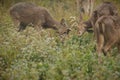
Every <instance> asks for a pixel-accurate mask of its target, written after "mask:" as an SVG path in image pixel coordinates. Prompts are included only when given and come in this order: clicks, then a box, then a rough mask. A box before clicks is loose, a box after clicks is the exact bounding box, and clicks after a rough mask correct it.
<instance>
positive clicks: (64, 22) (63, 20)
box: [60, 18, 67, 27]
mask: <svg viewBox="0 0 120 80" xmlns="http://www.w3.org/2000/svg"><path fill="white" fill-rule="evenodd" d="M60 24H61V25H63V26H64V27H66V26H67V24H66V21H65V19H64V18H62V19H61V22H60Z"/></svg>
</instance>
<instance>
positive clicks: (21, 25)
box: [18, 22, 27, 32]
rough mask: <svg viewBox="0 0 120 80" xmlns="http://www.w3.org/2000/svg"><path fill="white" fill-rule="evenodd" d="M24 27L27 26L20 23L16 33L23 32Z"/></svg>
mask: <svg viewBox="0 0 120 80" xmlns="http://www.w3.org/2000/svg"><path fill="white" fill-rule="evenodd" d="M26 26H27V24H25V23H23V22H20V24H19V30H18V32H20V31H21V30H24V29H25V28H26Z"/></svg>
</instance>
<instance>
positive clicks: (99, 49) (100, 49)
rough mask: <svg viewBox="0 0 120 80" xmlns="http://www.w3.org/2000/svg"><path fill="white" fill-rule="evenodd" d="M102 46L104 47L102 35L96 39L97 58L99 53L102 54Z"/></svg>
mask: <svg viewBox="0 0 120 80" xmlns="http://www.w3.org/2000/svg"><path fill="white" fill-rule="evenodd" d="M103 45H104V36H103V35H102V34H100V35H98V37H97V53H98V56H100V55H101V53H102V48H103Z"/></svg>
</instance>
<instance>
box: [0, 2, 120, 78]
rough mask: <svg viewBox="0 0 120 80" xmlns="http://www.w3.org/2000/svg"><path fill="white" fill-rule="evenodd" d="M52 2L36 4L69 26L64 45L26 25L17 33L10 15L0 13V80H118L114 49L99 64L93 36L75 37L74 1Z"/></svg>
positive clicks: (119, 71) (51, 34)
mask: <svg viewBox="0 0 120 80" xmlns="http://www.w3.org/2000/svg"><path fill="white" fill-rule="evenodd" d="M31 1H32V0H31ZM52 1H53V5H51V4H52V3H51V1H50V0H49V1H48V0H43V1H42V0H40V1H38V2H37V0H36V1H35V3H37V4H38V5H41V6H45V7H46V8H48V10H49V11H50V13H51V14H52V15H53V17H55V18H56V19H58V20H60V19H61V18H62V17H64V18H65V19H66V20H67V22H68V23H69V24H70V25H69V26H70V27H71V28H72V31H71V32H70V34H69V36H68V37H66V39H65V40H64V42H61V40H60V37H59V36H58V34H56V33H55V31H53V30H51V29H48V30H42V31H41V32H37V31H36V30H34V28H32V27H29V26H28V27H27V29H26V30H24V31H23V32H19V33H18V32H17V31H16V29H17V28H16V27H15V26H14V25H13V23H12V21H11V19H10V17H9V15H8V14H6V13H4V14H3V13H0V15H1V16H0V80H119V79H120V54H116V49H114V50H113V51H112V53H111V54H110V55H108V56H102V63H98V57H97V53H96V51H95V41H94V38H93V34H89V33H85V34H84V35H83V36H82V37H78V36H77V31H76V26H77V24H78V22H77V21H78V18H77V16H76V11H75V8H76V7H75V5H74V0H71V1H69V0H68V1H67V0H66V1H65V2H64V0H59V1H60V2H59V3H58V2H57V1H56V0H52ZM70 5H71V6H72V5H73V7H71V6H70ZM50 6H51V7H50ZM3 10H4V8H3ZM5 12H6V11H5Z"/></svg>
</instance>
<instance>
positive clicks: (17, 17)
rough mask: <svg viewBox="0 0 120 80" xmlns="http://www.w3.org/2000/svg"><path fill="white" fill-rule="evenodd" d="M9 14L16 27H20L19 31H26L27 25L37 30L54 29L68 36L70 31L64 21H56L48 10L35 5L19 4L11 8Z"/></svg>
mask: <svg viewBox="0 0 120 80" xmlns="http://www.w3.org/2000/svg"><path fill="white" fill-rule="evenodd" d="M9 12H10V16H11V17H12V19H13V22H14V23H15V25H17V24H18V25H19V26H18V27H19V30H18V31H22V30H24V29H25V28H26V26H27V25H33V27H34V28H35V29H37V30H40V29H41V28H52V29H54V30H57V31H58V33H60V34H64V33H67V34H68V33H69V31H70V29H69V28H68V26H67V25H66V23H65V20H64V19H62V20H61V22H58V21H56V20H54V19H53V17H52V16H51V15H50V13H49V12H48V11H47V9H45V8H44V7H39V6H36V5H35V4H33V3H27V2H20V3H17V4H15V5H13V6H12V7H11V8H10V10H9Z"/></svg>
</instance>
